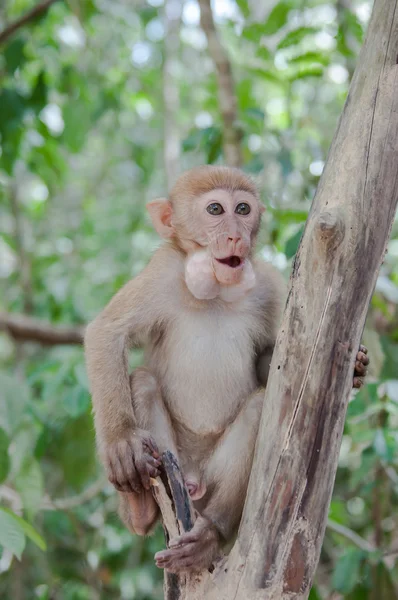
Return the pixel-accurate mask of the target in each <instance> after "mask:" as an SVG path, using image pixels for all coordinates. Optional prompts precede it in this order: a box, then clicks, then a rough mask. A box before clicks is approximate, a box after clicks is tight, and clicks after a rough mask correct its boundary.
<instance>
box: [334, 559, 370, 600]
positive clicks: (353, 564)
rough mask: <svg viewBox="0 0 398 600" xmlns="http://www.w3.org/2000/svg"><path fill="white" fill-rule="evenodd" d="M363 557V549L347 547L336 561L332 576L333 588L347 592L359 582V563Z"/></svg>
mask: <svg viewBox="0 0 398 600" xmlns="http://www.w3.org/2000/svg"><path fill="white" fill-rule="evenodd" d="M364 557H365V553H364V551H363V550H357V549H356V548H349V549H348V550H347V551H346V552H345V553H344V554H343V556H341V557H340V558H339V560H338V561H337V565H336V568H335V570H334V573H333V577H332V586H333V589H334V590H336V591H338V592H340V593H342V594H348V593H349V592H351V591H352V590H353V589H354V587H355V586H356V585H357V584H358V583H359V579H360V569H361V563H362V561H363V559H364Z"/></svg>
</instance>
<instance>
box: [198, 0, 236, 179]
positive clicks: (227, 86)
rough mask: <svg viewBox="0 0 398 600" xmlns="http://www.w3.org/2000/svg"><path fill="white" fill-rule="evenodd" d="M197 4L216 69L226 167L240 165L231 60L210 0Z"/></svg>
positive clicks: (201, 0)
mask: <svg viewBox="0 0 398 600" xmlns="http://www.w3.org/2000/svg"><path fill="white" fill-rule="evenodd" d="M199 7H200V24H201V27H202V29H203V31H204V33H205V35H206V38H207V44H208V47H209V54H210V56H211V58H212V59H213V62H214V65H215V68H216V76H217V80H218V99H219V103H220V111H221V116H222V120H223V124H224V131H223V146H224V156H225V162H226V163H227V164H228V165H229V166H230V167H240V166H241V164H242V149H241V133H240V131H239V128H238V127H237V99H236V93H235V86H234V81H233V77H232V68H231V63H230V60H229V58H228V55H227V53H226V51H225V49H224V47H223V45H222V44H221V42H220V39H219V37H218V34H217V30H216V27H215V24H214V19H213V13H212V10H211V4H210V0H199Z"/></svg>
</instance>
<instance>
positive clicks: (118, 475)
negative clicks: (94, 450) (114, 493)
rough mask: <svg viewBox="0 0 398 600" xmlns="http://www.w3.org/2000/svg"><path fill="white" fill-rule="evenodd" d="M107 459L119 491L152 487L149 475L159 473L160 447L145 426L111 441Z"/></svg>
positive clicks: (107, 465)
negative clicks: (144, 428) (145, 429)
mask: <svg viewBox="0 0 398 600" xmlns="http://www.w3.org/2000/svg"><path fill="white" fill-rule="evenodd" d="M104 458H105V460H104V462H105V467H106V470H107V474H108V479H109V481H110V482H111V483H112V484H113V485H114V486H115V488H116V489H117V490H118V491H119V492H130V493H131V492H135V493H138V494H139V493H140V492H141V491H142V489H143V488H144V489H146V490H149V488H150V481H149V478H150V477H157V476H158V475H159V470H158V468H159V466H160V464H161V460H160V456H159V451H158V448H157V446H156V444H155V442H154V440H153V439H152V437H151V435H150V433H149V432H148V431H144V430H142V429H134V430H133V431H132V432H131V433H130V434H129V435H128V436H125V437H123V438H121V439H118V440H117V441H116V442H114V443H113V444H109V445H108V446H107V447H106V450H105V457H104Z"/></svg>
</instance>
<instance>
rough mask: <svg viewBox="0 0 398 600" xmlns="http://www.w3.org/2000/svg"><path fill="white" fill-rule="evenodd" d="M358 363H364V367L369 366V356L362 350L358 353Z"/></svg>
mask: <svg viewBox="0 0 398 600" xmlns="http://www.w3.org/2000/svg"><path fill="white" fill-rule="evenodd" d="M357 362H360V363H362V364H363V365H365V366H367V365H368V364H369V362H370V361H369V356H367V355H366V354H365V353H364V352H362V351H361V350H360V351H359V352H358V354H357Z"/></svg>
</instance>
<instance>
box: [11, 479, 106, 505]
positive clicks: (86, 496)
mask: <svg viewBox="0 0 398 600" xmlns="http://www.w3.org/2000/svg"><path fill="white" fill-rule="evenodd" d="M106 483H107V482H106V480H105V479H98V481H95V482H94V483H93V484H92V485H90V486H89V487H88V488H86V489H85V490H84V491H83V492H82V493H81V494H77V495H76V496H70V497H69V498H59V499H54V500H52V499H51V498H50V497H49V496H47V495H46V496H44V497H43V499H42V502H41V504H40V509H41V510H70V509H72V508H76V507H77V506H81V505H82V504H85V503H86V502H89V501H90V500H92V499H93V498H95V497H96V496H98V494H99V493H100V492H101V491H102V490H103V488H104V487H105V486H106ZM0 498H4V500H7V501H8V502H10V504H11V505H12V508H13V510H15V511H16V512H18V511H20V510H21V509H22V507H23V503H22V500H21V497H20V495H19V494H18V492H16V491H15V490H13V489H12V488H10V487H8V486H7V485H0Z"/></svg>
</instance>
